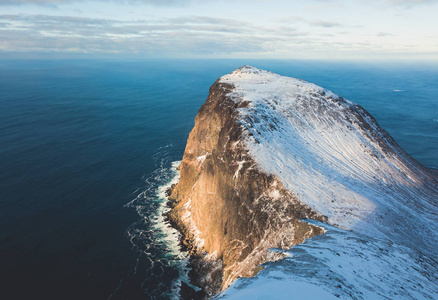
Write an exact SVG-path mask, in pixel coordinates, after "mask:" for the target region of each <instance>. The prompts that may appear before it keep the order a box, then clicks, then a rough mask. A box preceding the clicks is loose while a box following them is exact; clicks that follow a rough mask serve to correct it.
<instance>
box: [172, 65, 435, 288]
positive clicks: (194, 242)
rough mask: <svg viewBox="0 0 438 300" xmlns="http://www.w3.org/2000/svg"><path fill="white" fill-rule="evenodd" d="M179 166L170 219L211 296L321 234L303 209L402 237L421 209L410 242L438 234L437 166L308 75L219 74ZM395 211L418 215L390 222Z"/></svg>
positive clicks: (247, 71)
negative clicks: (417, 235)
mask: <svg viewBox="0 0 438 300" xmlns="http://www.w3.org/2000/svg"><path fill="white" fill-rule="evenodd" d="M179 171H180V181H179V183H178V184H177V185H176V186H174V187H173V188H172V190H171V192H170V197H169V198H170V200H171V202H172V206H173V208H172V210H171V212H170V214H169V218H170V220H171V222H172V223H173V224H174V225H175V226H176V227H178V228H179V230H180V231H181V232H182V233H183V236H184V243H185V245H186V246H187V247H188V248H189V249H190V250H191V253H192V254H193V256H194V257H195V258H196V259H194V260H193V262H194V265H195V267H196V270H197V272H198V274H200V276H198V277H197V278H198V279H197V282H196V284H197V285H198V286H200V287H202V289H203V290H204V292H205V293H206V294H207V295H208V296H211V295H214V294H216V293H218V292H220V291H221V290H223V289H225V288H226V287H228V286H229V285H230V283H231V282H232V281H233V280H235V279H236V278H237V277H251V276H253V275H254V274H255V273H257V271H258V270H260V267H259V265H260V264H261V263H263V262H265V261H267V260H269V259H273V255H271V254H272V253H270V252H269V248H283V249H288V248H290V247H291V246H293V245H294V244H296V243H301V242H303V241H304V240H305V239H306V238H309V237H312V236H313V235H315V234H321V233H323V229H322V228H321V227H318V226H314V225H311V224H309V223H306V222H302V221H300V219H315V220H317V221H322V222H328V223H330V224H332V225H336V226H338V227H340V228H344V229H349V230H361V231H362V232H365V233H366V232H368V233H371V234H373V235H381V236H390V237H391V238H392V239H394V240H403V239H406V237H407V235H406V234H408V232H409V230H413V228H412V225H411V223H410V222H405V220H406V218H411V219H412V218H414V216H413V215H414V214H417V213H422V214H426V215H428V216H429V217H430V218H424V219H421V220H418V222H420V223H421V224H420V225H421V226H423V227H424V228H425V229H424V233H423V234H424V236H425V237H426V238H425V239H423V238H422V239H416V240H412V239H411V237H410V235H409V241H408V243H407V244H409V243H421V244H422V245H423V246H424V247H426V248H427V249H432V248H433V245H434V243H435V241H436V234H435V232H433V230H432V229H431V228H433V220H435V221H436V215H435V217H434V214H435V213H434V212H436V197H434V196H436V195H437V194H438V193H437V181H436V180H437V179H436V175H434V174H432V173H431V172H429V170H427V169H426V168H424V167H422V166H421V165H420V164H418V163H417V162H416V161H414V160H413V159H412V158H410V157H409V156H408V155H407V154H406V153H405V152H404V151H403V150H401V149H400V147H399V146H398V145H397V144H396V143H395V142H394V141H393V139H392V138H391V137H390V136H389V135H388V134H387V133H386V132H385V131H384V130H382V129H381V128H380V127H378V125H377V123H376V122H375V120H374V119H373V118H372V117H371V116H370V115H369V114H368V113H367V112H366V111H365V110H364V109H363V108H362V107H360V106H358V105H356V104H353V103H351V102H349V101H347V100H345V99H343V98H342V97H339V96H337V95H334V94H333V93H331V92H329V91H327V90H324V89H322V88H320V87H317V86H315V85H312V84H309V83H307V82H304V81H301V80H296V79H292V78H286V77H282V76H279V75H276V74H273V73H270V72H267V71H261V70H258V69H256V68H253V67H247V66H246V67H243V68H240V69H238V70H236V71H235V72H233V73H232V74H230V75H226V76H224V77H222V78H220V79H219V80H218V81H216V82H215V83H214V84H213V86H212V87H211V88H210V94H209V96H208V99H207V101H206V102H205V104H204V105H203V106H202V107H201V109H200V110H199V112H198V115H197V116H196V120H195V126H194V128H193V130H192V131H191V133H190V136H189V138H188V141H187V146H186V149H185V152H184V156H183V160H182V162H181V164H180V166H179ZM431 195H432V196H431ZM415 197H421V199H422V201H421V207H419V206H418V201H417V202H416V201H413V200H412V199H414V198H415ZM394 220H396V222H397V224H399V225H406V224H408V223H409V224H408V225H407V227H406V226H405V227H402V226H398V227H397V228H396V229H394V230H392V229H391V230H386V229H385V228H387V225H388V223H389V222H394ZM417 225H418V224H417ZM427 238H430V240H429V241H428V240H427ZM431 247H432V248H431ZM431 251H433V250H431Z"/></svg>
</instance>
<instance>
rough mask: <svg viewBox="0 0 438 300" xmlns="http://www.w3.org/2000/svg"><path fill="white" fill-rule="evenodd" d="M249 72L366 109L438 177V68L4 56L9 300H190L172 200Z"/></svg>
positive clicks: (3, 218)
mask: <svg viewBox="0 0 438 300" xmlns="http://www.w3.org/2000/svg"><path fill="white" fill-rule="evenodd" d="M243 65H253V66H255V67H258V68H261V69H266V70H270V71H273V72H276V73H279V74H281V75H286V76H291V77H296V78H301V79H304V80H307V81H309V82H312V83H315V84H317V85H319V86H322V87H324V88H327V89H329V90H331V91H333V92H335V93H337V94H339V95H341V96H343V97H344V98H346V99H349V100H351V101H354V102H356V103H358V104H360V105H362V106H363V107H364V108H365V109H366V110H367V111H368V112H370V113H371V114H372V115H373V116H374V117H375V118H376V120H377V122H378V123H379V125H380V126H381V127H383V128H384V129H385V130H386V131H388V132H389V134H390V135H391V136H392V137H394V139H395V140H396V142H397V143H398V144H399V145H400V146H401V147H402V148H403V149H404V150H405V151H407V152H408V153H409V154H410V155H411V156H413V157H414V158H415V159H417V160H418V161H419V162H421V163H422V164H423V165H425V166H428V167H431V168H438V84H437V83H438V63H436V62H435V63H431V62H427V61H412V62H406V61H397V62H396V61H392V62H387V61H355V62H351V61H316V60H312V61H303V60H254V59H248V60H247V59H150V60H130V59H124V60H122V59H117V60H116V59H112V60H110V59H106V60H98V59H83V60H73V59H70V60H61V59H52V60H48V59H45V60H35V59H26V60H4V59H3V60H2V59H0V299H172V298H174V299H177V298H178V295H179V294H178V293H179V288H180V286H181V283H182V282H186V283H187V282H188V272H189V270H190V267H189V264H188V256H187V253H185V252H184V251H183V250H182V249H181V248H180V245H179V242H178V241H179V240H178V239H179V234H178V232H176V231H175V230H174V229H172V228H171V227H170V226H169V224H168V223H167V222H166V219H165V218H164V217H163V213H165V212H166V210H167V209H168V208H167V205H166V198H165V191H166V188H167V187H168V186H170V184H171V183H172V182H176V180H177V179H178V178H177V176H178V174H177V171H176V169H175V168H176V166H177V164H178V161H180V160H181V159H182V155H183V152H184V148H185V143H186V140H187V137H188V134H189V132H190V130H191V129H192V127H193V125H194V118H195V116H196V113H197V111H198V109H199V108H200V107H201V105H202V104H203V103H204V101H205V100H206V98H207V96H208V92H209V87H210V86H211V85H212V84H213V83H214V82H215V80H216V79H218V78H219V77H220V76H222V75H224V74H228V73H230V72H232V71H233V70H235V69H236V68H238V67H241V66H243Z"/></svg>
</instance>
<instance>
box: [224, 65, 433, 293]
mask: <svg viewBox="0 0 438 300" xmlns="http://www.w3.org/2000/svg"><path fill="white" fill-rule="evenodd" d="M220 82H222V83H228V84H230V85H232V86H233V89H232V91H231V92H230V94H229V95H228V96H229V97H230V98H231V99H233V100H234V101H235V102H241V101H245V102H247V103H249V105H247V106H244V107H242V108H239V121H240V123H241V126H242V128H243V132H244V141H243V142H244V144H245V147H246V148H247V149H248V151H249V154H250V156H251V157H252V158H253V159H254V161H255V162H256V164H257V166H258V167H259V168H260V169H261V170H262V171H264V172H266V173H269V174H273V175H275V176H276V177H278V178H279V180H280V181H281V182H282V183H283V184H284V186H286V188H288V189H289V190H290V191H292V192H293V193H295V194H296V196H297V198H298V199H299V200H300V201H301V202H303V203H305V204H307V205H309V206H310V207H311V208H313V209H314V210H315V211H317V212H318V213H320V214H321V215H324V216H326V217H328V223H329V224H331V225H333V226H335V227H330V226H329V225H325V226H329V227H330V228H331V229H330V230H329V232H328V233H326V234H325V235H324V238H319V237H318V238H315V237H314V238H313V239H311V240H309V241H307V242H306V243H305V244H304V245H300V246H296V247H294V248H292V250H290V251H291V254H293V255H292V257H290V258H287V259H285V260H284V261H282V262H279V263H274V265H275V264H279V265H278V266H277V265H275V266H277V267H275V268H274V269H273V267H272V266H273V265H271V264H268V267H267V268H266V269H265V270H264V271H262V272H261V273H260V274H259V275H258V276H256V277H255V278H253V279H245V280H243V279H242V280H239V281H238V282H237V283H235V284H234V285H233V286H232V287H231V288H230V289H229V290H227V291H226V292H225V294H224V295H222V296H221V297H225V298H228V297H230V298H233V299H243V298H252V297H255V296H257V297H260V298H264V297H263V295H264V294H263V293H264V292H265V289H264V288H263V287H266V288H267V289H268V290H267V292H269V291H272V290H275V291H276V293H275V295H279V296H278V297H279V298H282V295H283V296H286V295H292V294H293V295H297V296H296V298H297V299H302V297H301V298H300V297H299V295H300V293H301V292H304V293H306V299H312V298H322V297H323V298H327V299H329V298H330V297H329V296H327V295H325V294H324V293H326V292H328V293H329V295H330V296H333V295H338V296H339V295H340V296H341V297H343V298H356V299H370V298H376V297H377V298H389V299H394V298H399V295H404V296H403V297H404V298H410V299H416V298H428V297H429V298H430V297H431V298H433V295H434V292H435V295H436V294H437V293H438V287H437V283H436V282H437V280H436V278H435V280H429V279H428V277H430V276H431V275H430V274H436V273H437V271H438V267H437V264H436V262H435V261H436V257H437V252H436V245H437V243H438V238H437V233H436V231H435V228H436V224H437V222H438V217H437V215H438V209H437V206H436V202H437V201H436V200H437V199H438V188H437V185H436V181H434V180H436V179H433V178H432V175H431V174H430V173H428V171H427V170H426V169H425V168H424V167H422V166H421V165H420V164H418V163H417V162H416V161H414V160H413V159H412V158H410V157H409V155H407V154H406V153H405V152H404V151H403V150H402V149H401V148H400V147H399V146H398V145H397V144H396V143H395V142H393V140H392V139H391V138H390V137H389V136H388V135H387V134H386V132H384V131H383V130H382V129H381V128H380V127H379V126H378V125H377V123H376V122H375V121H374V119H373V118H372V117H371V116H369V115H368V114H367V113H365V112H364V111H363V110H362V108H361V107H359V106H357V105H356V104H354V103H353V102H350V101H348V100H345V99H343V98H341V97H339V96H337V95H336V94H334V93H332V92H330V91H328V90H326V89H324V88H321V87H318V86H316V85H314V84H311V83H308V82H306V81H303V80H299V79H294V78H289V77H284V76H280V75H277V74H274V73H271V72H268V71H263V70H259V69H257V68H254V67H251V66H245V67H242V68H240V69H238V70H236V71H234V72H233V73H231V74H229V75H225V76H223V77H221V79H220ZM274 199H275V197H274ZM315 247H316V248H315ZM343 248H345V249H349V251H350V252H345V251H344V252H345V253H344V252H342V251H341V250H342V249H343ZM380 248H381V249H383V250H382V251H383V252H382V253H381V251H380V250H379V249H380ZM314 249H320V252H318V253H316V252H314V251H313V250H314ZM334 249H339V251H338V252H337V253H339V256H338V255H332V254H333V251H335V250H334ZM296 251H298V252H299V251H304V253H307V255H311V256H312V257H313V260H314V261H313V262H310V263H309V265H305V264H303V265H302V268H301V269H300V268H299V267H297V268H292V270H293V272H290V270H289V271H287V270H286V271H285V269H281V265H282V264H286V262H288V261H290V260H292V261H296V260H295V258H296V257H297V256H296ZM299 253H300V252H299ZM420 262H421V263H420ZM418 264H420V265H421V266H420V269H418V268H417V267H416V266H417V265H418ZM316 266H319V267H321V266H322V267H324V268H326V269H324V270H326V271H327V273H326V274H320V273H318V274H319V275H318V274H317V275H316V277H315V278H313V279H312V277H311V276H307V275H306V274H308V272H309V271H310V270H313V271H315V272H316V271H317V270H318V268H317V267H316ZM308 267H309V268H310V267H312V268H310V269H308ZM277 268H280V269H281V270H280V271H281V272H282V273H281V274H280V275H279V274H277V273H276V272H277V271H278V270H277ZM421 268H423V269H425V270H428V271H429V273H428V274H429V275H427V273H425V272H423V271H422V270H421ZM289 269H290V268H289ZM273 270H276V271H275V272H274V271H273ZM280 271H279V272H280ZM313 271H312V272H313ZM272 272H274V273H272ZM275 274H276V275H275ZM394 274H396V275H394ZM338 275H339V276H338ZM327 276H328V277H329V279H328V281H327V282H326V283H324V280H322V281H321V279H322V278H325V277H327ZM336 276H337V277H336ZM434 276H435V275H434ZM276 278H278V280H277V279H276ZM336 278H338V279H339V278H342V282H343V283H339V284H340V285H341V286H342V291H337V290H336V288H333V286H335V287H336V286H337V285H338V283H336V282H337V280H338V279H336ZM339 280H340V279H339ZM286 283H287V284H286ZM335 283H336V284H335ZM376 284H377V286H378V287H375V286H374V285H376ZM394 284H397V286H393V285H394ZM246 285H248V287H245V288H243V287H244V286H246ZM309 285H311V287H310V286H309ZM403 286H404V287H403ZM421 286H422V287H424V289H421V288H419V287H421ZM305 287H309V288H305ZM404 289H405V290H404ZM236 291H237V292H236ZM344 291H349V292H350V293H352V295H354V296H351V295H349V294H345V293H344ZM394 291H396V292H394ZM283 293H284V294H283ZM307 293H315V295H314V296H309V297H308V295H309V294H307ZM312 295H313V294H312ZM271 296H272V295H271ZM257 297H256V298H257ZM267 298H270V299H272V297H267ZM287 298H291V297H287Z"/></svg>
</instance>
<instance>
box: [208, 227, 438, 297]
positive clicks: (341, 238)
mask: <svg viewBox="0 0 438 300" xmlns="http://www.w3.org/2000/svg"><path fill="white" fill-rule="evenodd" d="M312 223H313V224H315V225H318V226H325V227H326V229H327V232H326V233H325V234H324V235H322V236H315V237H313V238H312V239H308V240H306V242H305V243H304V244H300V245H296V246H294V247H292V248H291V249H290V250H288V251H287V252H286V253H287V254H288V255H287V256H286V258H284V259H283V260H282V261H280V262H275V263H267V264H265V265H264V267H265V268H264V270H262V271H261V272H260V273H259V274H258V275H257V276H256V277H253V278H241V279H239V280H237V281H235V282H234V283H233V284H232V285H231V286H230V287H229V288H228V289H227V290H226V291H225V292H224V293H222V294H220V295H219V296H218V297H217V299H339V298H340V299H434V298H436V295H437V286H436V280H437V277H436V273H433V272H434V271H435V270H433V269H430V267H428V266H427V264H423V263H422V262H421V259H422V258H421V256H419V255H418V253H416V252H415V251H412V250H411V249H409V248H406V247H403V246H400V245H396V244H393V243H391V242H390V241H388V240H383V239H377V238H370V237H369V236H364V235H361V234H357V233H354V232H350V231H345V230H342V229H338V228H335V227H332V226H329V225H327V224H321V223H317V222H312ZM423 268H426V269H423ZM428 268H429V269H428ZM428 273H429V275H428Z"/></svg>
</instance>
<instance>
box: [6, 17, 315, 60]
mask: <svg viewBox="0 0 438 300" xmlns="http://www.w3.org/2000/svg"><path fill="white" fill-rule="evenodd" d="M0 22H1V23H2V24H3V23H4V24H8V25H7V26H6V25H5V26H0V51H3V52H8V51H9V52H11V51H12V52H85V53H146V54H156V55H172V53H173V54H174V53H185V54H192V55H193V54H196V53H202V54H215V53H216V54H223V53H237V52H263V51H274V49H275V48H276V47H282V46H279V44H281V43H290V42H295V43H297V44H299V43H301V42H302V41H303V40H304V37H305V36H306V35H307V33H305V32H299V31H297V30H296V29H295V28H293V27H289V26H282V27H260V26H255V25H254V24H251V23H248V22H242V21H236V20H233V19H226V18H211V17H205V16H192V17H184V18H168V19H160V20H155V19H154V20H136V21H121V20H115V19H94V18H84V17H67V16H49V15H0Z"/></svg>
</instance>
